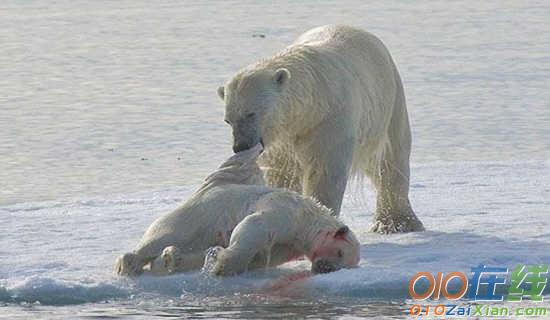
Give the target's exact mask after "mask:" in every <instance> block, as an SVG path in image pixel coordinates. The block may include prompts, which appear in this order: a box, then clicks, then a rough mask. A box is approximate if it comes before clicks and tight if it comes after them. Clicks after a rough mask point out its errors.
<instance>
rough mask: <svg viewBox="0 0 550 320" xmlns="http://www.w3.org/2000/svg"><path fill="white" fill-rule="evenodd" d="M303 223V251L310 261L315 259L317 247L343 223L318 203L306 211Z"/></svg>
mask: <svg viewBox="0 0 550 320" xmlns="http://www.w3.org/2000/svg"><path fill="white" fill-rule="evenodd" d="M302 223H303V228H302V230H304V232H303V233H302V235H301V237H300V238H301V239H300V240H301V247H302V248H301V249H302V251H303V253H304V255H305V256H306V257H307V258H308V259H310V260H312V259H313V258H314V255H315V251H316V249H317V246H318V245H319V244H320V243H323V242H324V240H325V239H326V237H328V236H332V235H334V232H336V230H338V228H340V227H341V223H340V222H339V221H338V220H337V219H336V218H335V217H333V216H332V215H331V214H330V210H329V209H327V208H326V207H324V206H323V205H321V204H318V203H314V204H313V205H312V206H311V207H310V208H308V209H307V210H306V212H305V214H304V219H303V220H302Z"/></svg>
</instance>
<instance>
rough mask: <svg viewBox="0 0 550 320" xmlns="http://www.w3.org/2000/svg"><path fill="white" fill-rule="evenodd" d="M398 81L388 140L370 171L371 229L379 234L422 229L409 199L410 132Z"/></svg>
mask: <svg viewBox="0 0 550 320" xmlns="http://www.w3.org/2000/svg"><path fill="white" fill-rule="evenodd" d="M398 84H399V86H398V89H399V90H398V94H397V98H396V101H395V107H394V110H393V114H392V118H391V122H390V125H389V128H388V135H387V138H388V139H387V140H388V141H387V143H386V144H385V145H384V146H383V148H382V155H381V157H380V162H378V163H377V165H378V168H376V169H375V170H374V172H372V173H371V180H372V181H373V183H374V185H375V186H376V189H377V199H376V214H375V219H374V223H373V226H372V228H371V231H372V232H378V233H394V232H411V231H423V230H424V226H423V225H422V222H421V221H420V220H419V219H418V218H417V217H416V215H415V213H414V211H413V209H412V207H411V203H410V202H409V155H410V151H411V131H410V127H409V119H408V115H407V110H406V108H405V99H404V95H403V91H402V87H401V82H400V81H399V79H398Z"/></svg>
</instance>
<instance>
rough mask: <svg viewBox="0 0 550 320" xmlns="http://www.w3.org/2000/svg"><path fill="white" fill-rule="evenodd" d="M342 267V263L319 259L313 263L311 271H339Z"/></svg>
mask: <svg viewBox="0 0 550 320" xmlns="http://www.w3.org/2000/svg"><path fill="white" fill-rule="evenodd" d="M340 269H342V266H341V265H339V264H336V263H333V262H331V261H329V260H325V259H319V260H317V261H315V262H314V263H312V264H311V272H312V273H314V274H317V273H329V272H334V271H338V270H340Z"/></svg>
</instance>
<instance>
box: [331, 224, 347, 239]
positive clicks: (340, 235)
mask: <svg viewBox="0 0 550 320" xmlns="http://www.w3.org/2000/svg"><path fill="white" fill-rule="evenodd" d="M348 232H349V227H348V226H343V227H340V229H338V230H337V231H336V233H335V234H334V237H335V238H344V237H345V236H346V235H347V234H348Z"/></svg>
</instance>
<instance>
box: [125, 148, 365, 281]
mask: <svg viewBox="0 0 550 320" xmlns="http://www.w3.org/2000/svg"><path fill="white" fill-rule="evenodd" d="M262 150H263V148H262V146H261V144H258V145H257V146H255V147H254V148H251V149H248V150H246V151H242V152H239V153H237V154H235V155H233V156H232V157H231V158H229V159H228V160H227V161H226V162H224V163H223V164H222V165H221V167H220V168H219V169H218V170H217V171H216V172H214V173H213V174H211V175H210V176H209V177H208V178H207V179H206V181H205V183H204V185H203V186H201V188H200V189H199V190H198V191H197V192H195V194H193V196H192V197H191V199H189V200H188V201H187V202H186V203H185V204H184V205H183V206H181V207H180V208H178V209H177V210H176V211H174V212H172V213H170V214H168V215H165V216H162V217H160V218H158V219H157V220H156V221H155V222H153V224H152V225H151V226H150V227H149V229H148V230H147V231H146V232H145V234H144V236H143V238H142V239H141V242H140V244H139V245H138V246H137V248H136V250H135V251H134V252H132V253H126V254H124V255H122V256H120V257H119V258H118V259H117V261H116V264H115V273H117V274H119V275H127V276H136V275H139V274H141V273H142V272H143V271H144V269H145V268H149V269H150V271H151V272H152V273H153V274H157V275H165V274H171V273H175V272H183V271H189V270H196V269H200V268H201V267H202V266H203V264H204V261H205V255H206V251H207V249H209V248H211V247H218V248H216V250H212V251H211V252H215V253H216V254H215V260H214V261H213V262H212V264H213V265H212V266H211V269H210V270H209V272H211V273H213V274H215V275H233V274H238V273H242V272H245V271H247V270H251V269H256V268H260V267H268V266H277V265H280V264H283V263H285V262H288V261H290V260H293V259H296V258H299V257H302V256H304V255H305V256H306V257H307V258H308V259H309V260H310V261H311V262H312V268H311V269H312V272H314V273H324V272H331V271H335V270H338V269H340V268H350V267H355V266H357V264H358V262H359V242H358V241H357V239H356V237H355V235H354V234H353V232H352V231H351V230H350V229H349V228H348V227H347V226H345V225H343V224H342V223H341V222H340V221H338V220H337V219H336V218H335V217H334V216H332V215H331V212H330V210H329V209H327V208H326V207H324V206H323V205H321V204H320V203H319V202H318V201H316V200H314V199H312V198H308V197H305V196H302V195H299V194H298V193H295V192H293V191H289V190H285V189H278V188H271V187H267V186H265V182H264V180H263V176H262V172H261V170H260V168H259V167H258V165H257V164H256V160H257V158H258V156H259V155H260V153H261V152H262ZM219 247H221V248H219Z"/></svg>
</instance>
